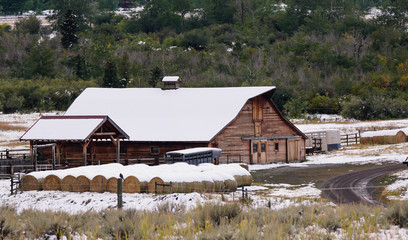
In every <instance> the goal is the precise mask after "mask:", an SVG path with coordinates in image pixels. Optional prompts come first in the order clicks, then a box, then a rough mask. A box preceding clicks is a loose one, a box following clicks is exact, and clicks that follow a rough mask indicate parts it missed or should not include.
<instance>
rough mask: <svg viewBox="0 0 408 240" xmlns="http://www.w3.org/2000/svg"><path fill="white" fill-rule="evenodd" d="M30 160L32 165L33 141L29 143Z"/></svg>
mask: <svg viewBox="0 0 408 240" xmlns="http://www.w3.org/2000/svg"><path fill="white" fill-rule="evenodd" d="M30 160H31V163H32V164H33V165H34V152H33V141H30Z"/></svg>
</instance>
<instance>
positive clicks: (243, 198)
mask: <svg viewBox="0 0 408 240" xmlns="http://www.w3.org/2000/svg"><path fill="white" fill-rule="evenodd" d="M244 191H245V190H244V186H242V200H245V194H244Z"/></svg>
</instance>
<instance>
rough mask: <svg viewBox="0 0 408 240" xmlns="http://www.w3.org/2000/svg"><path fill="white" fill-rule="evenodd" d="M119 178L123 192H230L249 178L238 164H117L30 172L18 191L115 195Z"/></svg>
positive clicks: (248, 174) (245, 184)
mask: <svg viewBox="0 0 408 240" xmlns="http://www.w3.org/2000/svg"><path fill="white" fill-rule="evenodd" d="M119 175H121V176H122V177H123V192H125V193H141V192H142V193H143V192H149V193H153V192H159V193H168V192H179V193H188V192H231V191H235V190H236V189H237V187H241V186H249V185H251V183H252V177H251V174H250V173H249V172H248V170H247V169H245V166H241V165H239V164H221V165H213V164H210V163H204V164H201V165H199V166H195V165H189V164H187V163H175V164H165V165H159V166H148V165H145V164H135V165H129V166H123V165H121V164H118V163H111V164H105V165H92V166H83V167H78V168H70V169H65V170H54V171H43V172H32V173H29V174H27V175H25V176H24V177H23V178H22V186H21V187H22V189H23V190H24V191H29V190H54V191H56V190H61V191H72V192H85V191H91V192H105V191H107V192H117V179H118V177H119Z"/></svg>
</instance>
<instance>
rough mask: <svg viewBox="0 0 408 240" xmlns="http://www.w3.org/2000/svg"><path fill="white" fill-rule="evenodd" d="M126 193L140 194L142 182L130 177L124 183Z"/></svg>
mask: <svg viewBox="0 0 408 240" xmlns="http://www.w3.org/2000/svg"><path fill="white" fill-rule="evenodd" d="M123 192H124V193H140V182H139V179H137V177H135V176H128V177H126V178H125V180H124V181H123Z"/></svg>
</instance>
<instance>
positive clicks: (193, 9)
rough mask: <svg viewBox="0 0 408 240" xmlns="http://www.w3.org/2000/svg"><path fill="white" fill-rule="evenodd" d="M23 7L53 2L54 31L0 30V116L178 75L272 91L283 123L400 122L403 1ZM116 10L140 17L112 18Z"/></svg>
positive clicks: (154, 0)
mask: <svg viewBox="0 0 408 240" xmlns="http://www.w3.org/2000/svg"><path fill="white" fill-rule="evenodd" d="M5 2H7V1H6V0H2V1H0V3H1V5H0V6H2V9H3V12H4V9H8V8H7V7H5V5H4V3H5ZM13 2H17V1H13ZM21 2H25V5H21V6H27V2H28V1H24V0H22V1H21ZM32 2H42V3H49V4H50V5H49V6H52V8H53V15H52V16H50V22H51V23H52V25H50V26H41V24H40V22H39V20H38V19H37V18H36V17H35V16H30V17H28V18H25V19H22V20H20V21H18V22H17V23H16V24H15V26H14V27H10V26H6V25H2V26H0V49H1V51H0V55H1V57H0V69H1V70H0V81H1V85H0V111H3V112H5V113H6V112H14V111H42V110H65V109H66V108H67V107H68V106H69V104H70V103H71V102H72V101H73V100H74V99H75V97H76V96H77V95H78V94H80V92H81V91H82V90H83V89H84V88H86V87H90V86H98V87H161V83H160V79H161V78H162V76H164V75H179V76H181V77H182V79H183V86H184V87H221V86H225V87H226V86H257V85H274V86H277V90H276V93H275V95H274V101H275V102H276V103H277V105H278V107H279V108H280V109H281V110H282V111H283V112H284V113H285V114H286V115H288V116H290V117H301V116H302V115H303V114H305V113H311V114H313V113H331V114H341V115H343V116H345V117H350V118H356V119H362V120H366V119H388V118H404V117H407V116H408V104H407V100H408V94H407V93H406V92H407V91H406V90H407V88H408V60H407V59H408V33H407V21H408V0H395V1H378V0H377V1H374V0H371V1H370V0H355V1H340V0H331V1H317V0H301V1H299V0H287V1H285V2H284V3H282V2H277V1H273V0H194V1H189V0H150V1H126V2H125V1H117V2H115V1H109V2H114V4H113V5H112V6H111V7H101V6H104V5H103V2H104V1H102V0H100V1H91V0H86V1H84V0H61V1H58V0H50V1H32ZM121 4H127V5H126V6H143V10H141V11H139V12H133V13H130V14H129V13H127V15H125V14H116V13H115V12H114V11H113V10H114V9H116V8H117V7H118V6H120V5H121ZM36 6H38V5H36ZM25 8H27V7H25ZM372 8H376V9H379V10H381V13H380V14H377V15H376V16H375V17H370V16H369V15H368V13H369V12H370V9H372ZM38 9H39V8H37V9H34V10H38ZM40 10H41V9H40Z"/></svg>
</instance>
